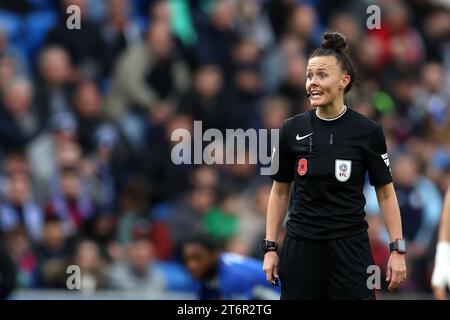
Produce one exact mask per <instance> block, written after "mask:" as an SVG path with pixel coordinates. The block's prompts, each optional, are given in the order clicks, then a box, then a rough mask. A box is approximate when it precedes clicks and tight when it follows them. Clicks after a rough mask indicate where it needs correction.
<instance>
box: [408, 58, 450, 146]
mask: <svg viewBox="0 0 450 320" xmlns="http://www.w3.org/2000/svg"><path fill="white" fill-rule="evenodd" d="M414 100H415V102H416V104H417V107H418V111H419V112H420V113H421V115H422V119H423V120H424V122H425V126H426V127H425V128H426V129H428V130H427V132H428V135H429V137H430V138H431V139H432V140H433V141H434V142H437V143H440V144H445V143H447V142H448V139H447V138H446V137H447V136H448V134H450V125H449V124H448V123H449V119H450V111H449V105H450V94H449V93H448V91H447V83H446V81H445V70H444V68H443V66H442V65H441V64H439V63H436V62H430V63H426V64H425V65H424V66H423V68H422V74H421V86H419V87H418V88H417V89H416V90H415V91H414Z"/></svg>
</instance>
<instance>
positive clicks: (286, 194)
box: [261, 32, 406, 300]
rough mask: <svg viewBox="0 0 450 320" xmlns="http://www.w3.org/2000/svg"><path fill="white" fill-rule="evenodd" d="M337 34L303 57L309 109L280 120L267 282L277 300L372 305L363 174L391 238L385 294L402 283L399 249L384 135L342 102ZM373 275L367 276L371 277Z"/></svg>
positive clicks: (345, 62)
mask: <svg viewBox="0 0 450 320" xmlns="http://www.w3.org/2000/svg"><path fill="white" fill-rule="evenodd" d="M346 47H347V43H346V39H345V37H344V36H342V35H341V34H340V33H337V32H326V33H325V34H324V36H323V42H322V45H321V47H319V48H318V49H316V50H315V51H314V52H313V53H312V55H311V56H310V58H309V61H308V66H307V70H306V75H307V80H306V92H307V95H308V97H309V100H310V103H311V106H313V107H315V108H314V109H312V110H310V111H307V112H304V113H302V114H299V115H296V116H294V117H292V118H290V119H288V120H286V121H285V123H284V124H283V126H282V128H281V130H280V142H279V147H278V150H275V153H274V157H276V158H274V160H278V162H279V169H278V171H277V173H275V174H274V175H273V176H272V179H273V180H274V182H273V186H272V191H271V194H270V199H269V205H268V211H267V225H266V239H265V240H263V242H262V244H261V247H262V249H263V251H264V252H265V255H264V266H263V269H264V272H265V273H266V277H267V280H268V281H270V282H273V281H275V280H277V279H278V278H279V279H280V280H281V299H346V300H347V299H375V293H374V290H373V289H371V288H372V287H371V286H370V285H368V283H372V282H371V281H368V278H369V277H370V276H372V275H373V272H368V267H369V266H370V265H373V264H374V262H373V258H372V255H371V251H370V245H369V240H368V235H367V228H368V225H367V222H366V220H365V218H364V217H365V212H364V204H365V198H364V195H363V192H362V190H363V185H364V180H365V174H366V171H367V172H368V175H369V181H370V184H371V185H373V186H374V187H375V188H376V193H377V198H378V203H379V206H380V209H381V212H382V216H383V219H384V221H385V224H386V227H387V230H388V233H389V237H390V239H391V245H390V250H391V255H390V258H389V262H388V266H387V279H386V281H388V282H389V289H390V290H394V289H396V288H397V287H398V286H399V285H400V283H401V282H402V281H403V280H404V279H405V276H406V265H405V257H404V254H405V253H406V248H405V243H404V240H402V227H401V219H400V210H399V207H398V203H397V197H396V195H395V192H394V187H393V184H392V177H391V172H390V168H389V159H388V156H387V152H386V142H385V137H384V134H383V129H382V127H381V125H379V124H378V123H376V122H374V121H372V120H370V119H368V118H366V117H364V116H362V115H361V114H359V113H357V112H356V111H353V110H352V109H350V108H348V107H347V106H346V105H345V104H344V95H345V94H346V93H347V92H348V91H349V90H350V89H351V87H352V84H353V82H354V80H355V73H354V70H353V65H352V62H351V60H350V58H349V56H348V54H347V50H346ZM292 182H293V188H292V201H293V208H292V210H291V212H290V215H289V220H288V221H287V224H286V236H285V239H284V243H283V246H282V249H281V252H280V257H279V258H278V252H277V248H278V245H277V243H276V239H277V237H278V235H279V231H280V227H281V224H282V221H283V219H284V215H285V213H286V211H287V207H288V202H289V198H290V195H291V186H292ZM369 270H371V269H369Z"/></svg>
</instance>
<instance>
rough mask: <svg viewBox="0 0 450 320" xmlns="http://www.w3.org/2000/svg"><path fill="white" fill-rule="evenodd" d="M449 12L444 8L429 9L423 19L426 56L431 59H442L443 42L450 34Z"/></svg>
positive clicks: (440, 60) (441, 60)
mask: <svg viewBox="0 0 450 320" xmlns="http://www.w3.org/2000/svg"><path fill="white" fill-rule="evenodd" d="M449 21H450V12H449V10H446V9H445V8H439V7H437V8H434V9H432V10H429V12H428V14H427V15H426V16H425V19H424V21H423V36H422V38H423V41H424V42H425V50H426V56H427V58H428V60H431V61H439V62H443V61H444V50H443V43H445V41H446V39H448V37H449V35H450V22H449Z"/></svg>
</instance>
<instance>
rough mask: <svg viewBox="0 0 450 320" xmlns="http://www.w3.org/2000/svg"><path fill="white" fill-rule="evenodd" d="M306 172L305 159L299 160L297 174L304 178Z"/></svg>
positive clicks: (306, 161) (306, 162) (306, 164)
mask: <svg viewBox="0 0 450 320" xmlns="http://www.w3.org/2000/svg"><path fill="white" fill-rule="evenodd" d="M306 171H308V160H306V159H305V158H301V159H300V160H299V161H298V168H297V172H298V174H299V175H301V176H304V175H305V174H306Z"/></svg>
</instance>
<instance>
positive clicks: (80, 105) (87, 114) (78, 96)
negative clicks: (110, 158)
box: [73, 82, 106, 154]
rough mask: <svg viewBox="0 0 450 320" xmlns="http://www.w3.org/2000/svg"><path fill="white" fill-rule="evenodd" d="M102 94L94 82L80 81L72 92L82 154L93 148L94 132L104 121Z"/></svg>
mask: <svg viewBox="0 0 450 320" xmlns="http://www.w3.org/2000/svg"><path fill="white" fill-rule="evenodd" d="M102 103H103V101H102V95H101V94H100V92H99V90H98V87H97V86H96V85H95V83H94V82H83V83H80V84H79V85H78V86H77V88H76V90H75V94H74V99H73V110H74V115H75V117H76V121H77V126H76V127H77V129H78V130H77V138H78V142H79V144H80V147H81V148H82V150H83V154H89V153H91V152H93V151H94V150H95V132H96V131H97V130H98V128H99V127H100V125H102V124H103V123H105V122H106V121H105V119H104V117H103V113H102Z"/></svg>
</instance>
